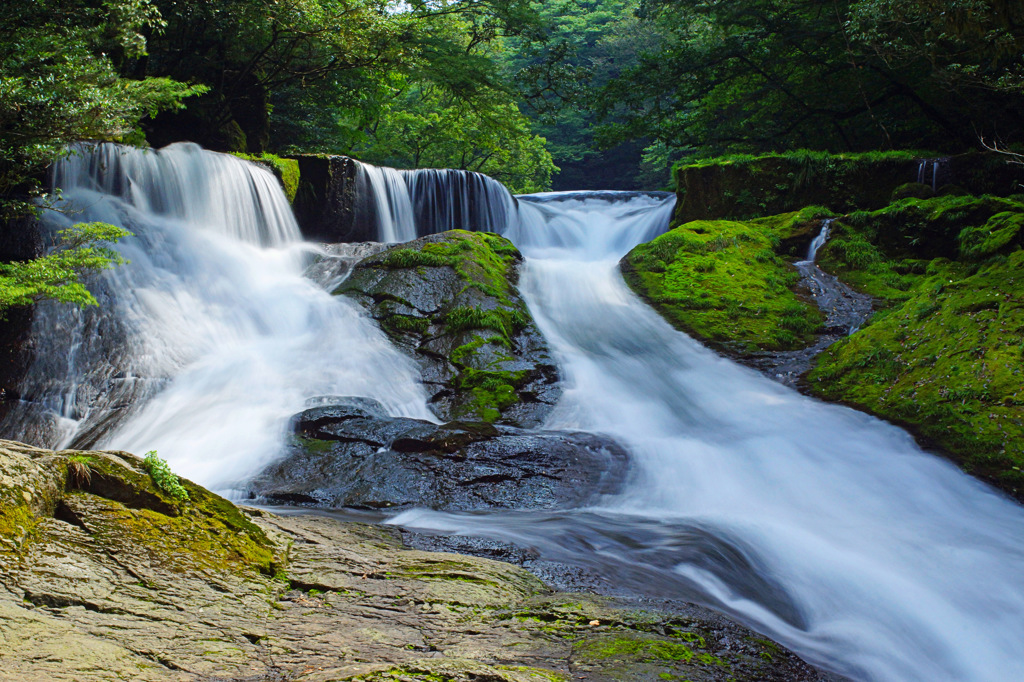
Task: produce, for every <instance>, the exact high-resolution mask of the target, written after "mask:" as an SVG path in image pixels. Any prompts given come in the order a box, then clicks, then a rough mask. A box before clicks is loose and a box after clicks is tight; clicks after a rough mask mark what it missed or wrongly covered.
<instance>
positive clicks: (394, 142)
mask: <svg viewBox="0 0 1024 682" xmlns="http://www.w3.org/2000/svg"><path fill="white" fill-rule="evenodd" d="M352 153H353V154H354V155H355V156H357V157H358V158H361V159H363V160H366V161H370V162H373V163H379V164H383V165H389V166H398V167H400V168H423V167H430V168H458V169H462V170H470V171H476V172H479V173H485V174H487V175H490V176H491V177H493V178H495V179H496V180H499V181H501V182H503V183H504V184H505V185H507V186H508V188H509V189H510V190H511V191H513V192H537V191H543V190H546V189H548V188H550V186H551V174H552V172H554V171H555V170H557V169H556V168H555V166H554V164H553V163H552V160H551V154H549V153H548V151H547V149H546V148H545V140H544V139H543V138H541V137H539V136H537V135H534V134H533V132H532V131H531V129H530V121H529V120H528V119H527V118H526V117H525V116H523V115H522V114H521V113H520V111H519V108H518V107H517V106H516V103H515V102H514V101H513V100H512V98H511V96H510V95H508V94H507V93H505V92H502V91H500V90H489V91H487V92H486V93H484V92H478V93H477V95H476V96H475V97H473V98H472V99H470V100H466V99H462V98H459V97H457V96H456V95H454V94H453V93H451V92H449V91H447V90H446V89H444V88H442V87H440V86H438V85H435V84H432V83H418V82H412V83H408V84H406V86H405V87H404V88H402V90H401V91H400V92H398V93H396V95H395V97H394V99H393V101H392V103H391V104H390V105H389V106H388V107H386V108H385V109H384V110H383V111H382V112H381V115H380V117H379V118H378V119H377V120H376V121H374V122H373V124H372V126H371V127H370V131H369V133H368V134H367V136H366V140H365V141H364V142H363V143H362V144H359V145H356V146H355V148H354V149H353V150H352Z"/></svg>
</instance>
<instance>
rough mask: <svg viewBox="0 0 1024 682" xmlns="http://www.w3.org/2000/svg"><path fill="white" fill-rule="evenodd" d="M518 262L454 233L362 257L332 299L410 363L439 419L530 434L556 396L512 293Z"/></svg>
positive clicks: (484, 241) (546, 363)
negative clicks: (349, 300)
mask: <svg viewBox="0 0 1024 682" xmlns="http://www.w3.org/2000/svg"><path fill="white" fill-rule="evenodd" d="M521 262H522V256H521V255H520V254H519V251H518V250H517V249H516V248H515V246H513V245H512V243H511V242H509V241H508V240H507V239H505V238H504V237H501V236H499V235H496V234H491V233H487V232H467V231H465V230H453V231H450V232H444V233H441V234H436V235H429V236H426V237H421V238H419V239H416V240H414V241H412V242H409V243H407V244H399V245H395V246H393V247H391V248H389V249H387V250H385V251H383V252H381V253H378V254H376V255H373V256H370V257H369V258H366V259H364V260H363V261H361V262H360V263H359V264H358V265H357V266H356V267H355V269H354V270H353V272H352V274H351V275H350V276H349V278H348V279H346V280H345V281H344V282H343V283H342V284H341V286H340V287H339V288H338V290H337V291H336V292H335V293H337V294H345V295H347V296H351V297H353V298H355V299H356V300H357V301H359V302H360V303H361V304H362V305H363V306H364V307H365V308H366V309H367V310H368V311H369V312H370V314H371V315H372V316H373V317H374V319H376V320H377V322H378V323H379V324H380V326H381V329H383V330H384V332H385V333H387V334H388V336H389V337H391V339H392V340H393V341H394V342H395V343H396V344H397V345H398V346H399V347H400V348H402V349H403V350H405V351H406V352H407V353H409V354H410V355H411V356H412V357H413V358H415V359H416V360H417V361H418V362H419V364H420V367H421V368H422V370H423V381H424V384H425V385H426V386H427V388H428V390H429V391H430V392H431V403H432V406H433V407H434V410H435V412H436V413H437V414H438V416H439V417H441V418H442V419H446V420H452V419H459V420H464V421H486V422H495V423H502V424H512V425H517V426H537V425H539V424H540V423H542V422H543V419H544V417H545V416H546V415H547V413H548V412H549V411H550V409H551V407H552V406H553V405H554V403H555V401H557V399H558V396H559V395H560V390H559V388H558V371H557V369H556V367H555V365H554V363H553V362H552V359H551V356H550V352H549V350H548V348H547V344H546V342H545V341H544V339H543V337H542V336H541V334H540V332H539V330H538V329H537V327H536V325H535V323H534V321H533V318H532V317H531V316H530V313H529V311H528V310H527V308H526V305H525V303H524V302H523V300H522V299H521V298H520V296H519V293H518V291H517V290H516V283H517V280H518V268H519V265H520V263H521Z"/></svg>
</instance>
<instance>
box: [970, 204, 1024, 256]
mask: <svg viewBox="0 0 1024 682" xmlns="http://www.w3.org/2000/svg"><path fill="white" fill-rule="evenodd" d="M1022 228H1024V212H1021V211H1004V212H1002V213H997V214H995V215H994V216H992V217H991V218H989V219H988V221H986V222H985V224H984V225H981V226H978V227H972V226H968V227H966V228H964V229H963V230H961V231H960V235H959V240H960V252H961V253H962V254H963V256H964V257H965V258H970V259H973V260H980V259H982V258H988V257H989V256H994V255H996V254H997V253H1002V252H1008V251H1011V250H1012V249H1013V248H1020V247H1021V246H1022V245H1024V230H1022Z"/></svg>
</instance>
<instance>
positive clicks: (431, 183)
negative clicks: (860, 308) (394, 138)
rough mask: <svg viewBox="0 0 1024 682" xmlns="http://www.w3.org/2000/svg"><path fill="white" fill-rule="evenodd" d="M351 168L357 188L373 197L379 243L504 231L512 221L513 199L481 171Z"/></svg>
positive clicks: (500, 185)
mask: <svg viewBox="0 0 1024 682" xmlns="http://www.w3.org/2000/svg"><path fill="white" fill-rule="evenodd" d="M356 164H357V168H358V169H359V174H360V176H361V178H360V182H359V187H360V190H361V191H363V192H366V193H367V194H368V195H369V198H371V199H372V201H371V206H370V209H371V211H370V212H371V213H372V214H373V215H374V216H375V218H374V220H375V222H376V227H377V232H376V234H377V240H378V241H381V242H385V243H396V242H407V241H410V240H412V239H415V238H416V237H421V236H423V235H427V234H434V233H437V232H446V231H448V230H475V231H478V232H505V231H506V230H508V229H509V228H510V227H511V226H512V225H514V224H515V222H516V220H517V217H516V216H517V202H516V199H515V198H514V197H513V196H512V195H511V194H510V193H509V191H508V189H506V188H505V186H504V185H502V184H501V183H500V182H498V181H497V180H494V179H493V178H490V177H488V176H486V175H483V174H482V173H474V172H472V171H464V170H453V169H450V168H444V169H438V168H421V169H417V170H395V169H394V168H386V167H379V166H372V165H370V164H367V163H361V162H358V161H357V162H356Z"/></svg>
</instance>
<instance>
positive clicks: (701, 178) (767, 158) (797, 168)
mask: <svg viewBox="0 0 1024 682" xmlns="http://www.w3.org/2000/svg"><path fill="white" fill-rule="evenodd" d="M935 156H937V155H936V154H933V153H922V152H910V151H891V152H868V153H862V154H828V153H826V152H817V151H807V150H797V151H792V152H785V153H772V154H763V155H760V156H751V155H733V156H724V157H719V158H715V159H707V160H703V161H696V162H694V161H687V162H684V163H680V164H677V165H676V166H675V167H674V168H673V175H674V178H675V182H676V191H677V193H678V197H679V200H678V202H677V204H676V221H677V222H679V223H684V222H688V221H691V220H716V219H732V220H744V219H749V218H755V217H761V216H769V215H776V214H779V213H786V212H789V211H794V210H797V209H799V208H801V207H803V206H809V205H812V204H817V205H822V206H828V207H829V208H831V209H833V210H835V211H838V212H850V211H858V210H861V211H863V210H877V209H880V208H883V207H884V206H886V205H887V204H889V203H890V202H891V201H892V200H893V194H894V192H896V191H898V189H899V188H902V191H904V192H906V191H908V190H907V188H908V187H909V186H910V184H913V185H916V184H917V183H912V181H913V180H914V179H916V178H917V177H918V170H919V166H920V162H921V160H922V158H927V157H935ZM942 168H943V175H944V176H945V177H946V178H947V181H948V182H951V183H955V184H956V185H957V186H960V187H962V188H963V189H964V191H965V192H966V193H970V194H974V195H980V194H993V195H997V196H1009V195H1010V194H1013V193H1014V192H1016V191H1019V190H1018V188H1019V187H1020V185H1021V184H1022V183H1024V168H1021V167H1019V166H1014V165H1012V164H1007V163H1006V161H1005V158H1003V157H1002V156H1001V155H999V154H988V153H969V154H961V155H958V156H953V157H949V158H948V159H944V160H943V166H942ZM908 183H909V184H908ZM939 190H940V193H942V191H943V188H942V187H940V188H939ZM921 192H923V190H920V188H918V189H917V191H916V192H915V196H916V195H917V194H920V193H921ZM918 198H923V196H921V197H918Z"/></svg>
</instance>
